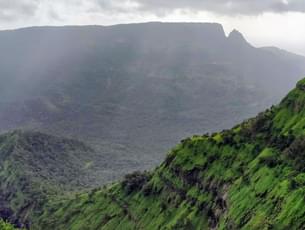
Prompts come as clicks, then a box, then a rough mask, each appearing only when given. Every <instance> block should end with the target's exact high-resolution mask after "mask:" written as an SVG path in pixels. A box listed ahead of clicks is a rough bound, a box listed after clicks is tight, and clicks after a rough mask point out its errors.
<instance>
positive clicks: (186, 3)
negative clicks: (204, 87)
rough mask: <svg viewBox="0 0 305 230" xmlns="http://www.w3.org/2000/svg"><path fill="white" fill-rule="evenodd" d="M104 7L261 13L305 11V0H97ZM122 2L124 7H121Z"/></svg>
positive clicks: (156, 10)
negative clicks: (129, 6)
mask: <svg viewBox="0 0 305 230" xmlns="http://www.w3.org/2000/svg"><path fill="white" fill-rule="evenodd" d="M96 2H97V3H98V4H99V5H100V6H101V8H104V9H107V8H108V9H111V10H115V9H117V10H119V9H122V8H123V6H124V4H128V3H129V4H131V3H135V4H137V5H138V7H137V8H136V9H134V10H138V11H147V12H151V13H158V12H162V11H163V12H170V11H172V10H176V9H190V10H199V11H202V10H205V11H212V12H216V13H222V14H260V13H264V12H279V13H282V12H305V1H304V0H110V1H109V0H108V1H107V0H96ZM120 4H121V6H122V7H120Z"/></svg>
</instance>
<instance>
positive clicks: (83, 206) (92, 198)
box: [33, 80, 305, 230]
mask: <svg viewBox="0 0 305 230" xmlns="http://www.w3.org/2000/svg"><path fill="white" fill-rule="evenodd" d="M304 115H305V80H303V81H300V82H299V83H298V84H297V87H296V89H294V90H293V91H292V92H290V93H289V94H288V96H287V97H286V98H285V99H284V100H283V101H282V102H281V104H280V105H278V106H276V107H273V108H271V109H269V110H267V111H266V112H264V113H261V114H259V115H258V116H257V117H256V118H253V119H250V120H248V121H246V122H244V123H242V124H240V125H237V126H236V127H234V128H233V129H231V130H227V131H223V132H221V133H216V134H213V135H204V136H194V137H192V138H188V139H185V140H183V141H181V143H180V144H179V145H178V146H177V147H176V148H174V149H173V150H172V151H171V152H170V153H169V154H168V156H167V158H166V160H165V161H164V162H163V163H162V164H161V165H160V166H159V167H158V168H156V169H155V170H154V171H153V172H151V173H134V174H130V175H128V176H126V177H125V179H124V180H123V181H122V182H120V183H117V184H112V185H110V186H108V187H105V188H102V189H95V190H92V191H91V192H89V193H81V194H79V195H77V196H75V197H70V198H66V199H61V200H58V201H57V202H56V201H50V202H49V203H48V204H47V205H46V206H45V208H44V213H43V214H42V215H41V216H40V217H39V218H38V219H36V222H35V224H34V225H33V228H34V229H45V230H47V229H71V230H73V229H75V230H76V229H90V230H91V229H124V230H125V229H259V230H261V229H288V228H289V229H304V228H305V160H304V159H305V153H304V149H305V136H304V134H305V118H304V117H305V116H304Z"/></svg>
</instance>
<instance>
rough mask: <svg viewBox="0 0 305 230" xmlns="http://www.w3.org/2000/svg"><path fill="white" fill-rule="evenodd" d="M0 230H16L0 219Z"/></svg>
mask: <svg viewBox="0 0 305 230" xmlns="http://www.w3.org/2000/svg"><path fill="white" fill-rule="evenodd" d="M0 230H17V229H16V228H15V227H14V226H12V225H11V224H9V223H7V222H5V221H3V220H1V219H0Z"/></svg>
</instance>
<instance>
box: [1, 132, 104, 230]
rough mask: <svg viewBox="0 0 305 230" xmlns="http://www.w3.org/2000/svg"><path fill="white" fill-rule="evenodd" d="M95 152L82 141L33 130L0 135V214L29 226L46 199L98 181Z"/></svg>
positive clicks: (12, 221)
mask: <svg viewBox="0 0 305 230" xmlns="http://www.w3.org/2000/svg"><path fill="white" fill-rule="evenodd" d="M99 161H102V160H101V159H100V157H99V154H98V153H96V152H95V151H94V150H93V149H91V148H90V147H88V146H86V145H85V144H83V143H82V142H79V141H76V140H70V139H63V138H59V137H54V136H49V135H45V134H42V133H36V132H22V131H14V132H11V133H8V134H5V135H1V136H0V218H3V219H4V220H8V221H10V222H11V223H14V224H16V226H29V225H31V219H32V216H33V214H38V212H39V211H40V210H41V208H42V205H43V204H44V203H45V202H46V200H50V199H52V198H53V197H55V196H56V197H57V196H60V195H62V194H63V193H64V192H65V194H67V193H68V192H73V191H75V190H78V191H79V189H82V190H85V189H88V188H92V187H95V186H98V185H99V176H100V175H99V174H100V171H101V170H102V169H101V168H100V165H99Z"/></svg>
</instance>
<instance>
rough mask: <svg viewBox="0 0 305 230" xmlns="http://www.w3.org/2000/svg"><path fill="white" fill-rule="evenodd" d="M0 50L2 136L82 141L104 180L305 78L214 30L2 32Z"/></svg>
mask: <svg viewBox="0 0 305 230" xmlns="http://www.w3.org/2000/svg"><path fill="white" fill-rule="evenodd" d="M0 50H1V52H0V82H1V84H0V129H1V131H2V132H5V131H9V130H13V129H16V128H18V129H19V128H22V129H26V130H35V131H42V132H46V133H49V134H53V135H61V136H67V137H73V138H78V139H81V140H83V141H86V142H87V143H88V144H90V145H91V146H92V147H94V148H95V149H96V152H98V154H99V155H100V156H101V157H102V159H104V164H103V170H104V174H103V175H101V183H104V182H105V181H109V180H113V179H114V178H117V177H119V176H121V175H123V174H125V173H126V172H130V171H134V170H144V169H149V168H151V167H154V166H156V165H157V164H158V163H159V162H160V161H161V159H163V157H164V156H165V152H166V151H167V150H168V149H169V148H170V147H171V146H173V145H174V144H175V143H176V142H177V141H178V140H180V139H181V138H183V137H185V136H188V135H191V134H202V133H205V132H212V131H217V130H220V129H224V128H229V127H231V126H233V125H234V123H236V122H240V121H242V120H243V119H245V118H248V117H250V116H252V115H254V114H256V113H257V112H259V111H261V110H263V109H264V108H266V106H270V105H271V104H273V103H276V102H278V101H279V100H280V98H281V97H282V96H283V95H284V94H285V92H287V91H288V90H289V89H290V88H292V87H293V84H294V82H295V81H297V80H298V79H300V78H301V77H302V75H304V74H305V58H304V57H302V56H298V55H294V54H291V53H288V52H286V51H282V50H279V49H276V48H255V47H253V46H251V44H249V43H248V42H247V41H246V40H245V39H244V37H243V35H242V34H241V33H239V32H238V31H235V30H234V31H232V33H230V35H229V36H226V35H225V33H224V30H223V28H222V26H221V25H219V24H209V23H207V24H202V23H145V24H131V25H117V26H109V27H103V26H83V27H37V28H25V29H19V30H12V31H1V32H0Z"/></svg>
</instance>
